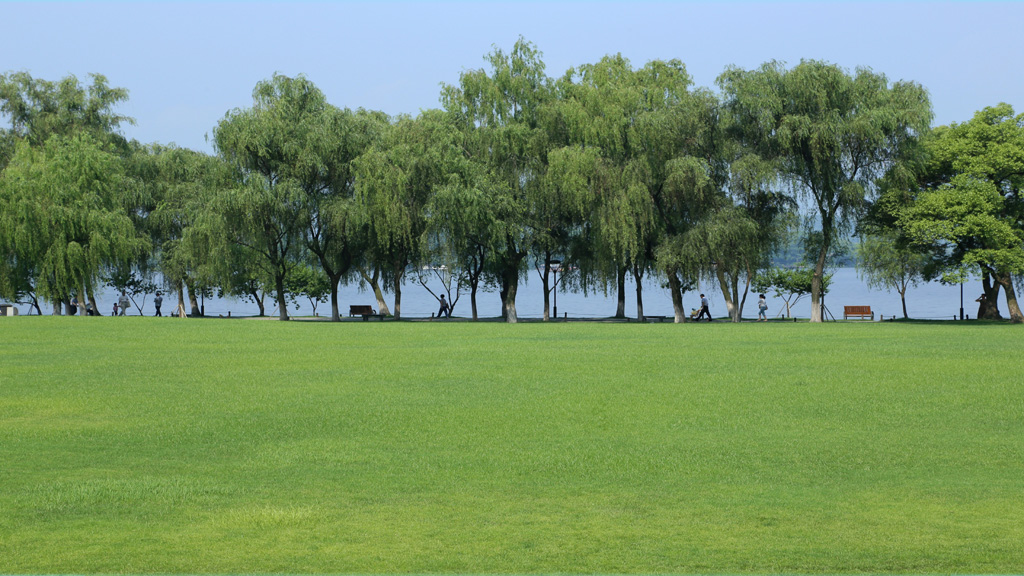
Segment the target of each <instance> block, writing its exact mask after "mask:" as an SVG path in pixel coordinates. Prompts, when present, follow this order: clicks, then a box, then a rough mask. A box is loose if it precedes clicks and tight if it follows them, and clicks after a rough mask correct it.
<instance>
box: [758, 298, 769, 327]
mask: <svg viewBox="0 0 1024 576" xmlns="http://www.w3.org/2000/svg"><path fill="white" fill-rule="evenodd" d="M767 311H768V301H767V300H766V299H765V297H764V294H761V297H760V298H758V299H757V321H758V322H767V321H768V315H767V314H765V312H767Z"/></svg>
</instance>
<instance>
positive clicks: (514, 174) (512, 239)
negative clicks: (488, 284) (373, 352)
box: [442, 38, 552, 322]
mask: <svg viewBox="0 0 1024 576" xmlns="http://www.w3.org/2000/svg"><path fill="white" fill-rule="evenodd" d="M486 59H487V62H488V63H489V64H490V71H486V70H483V69H477V70H468V71H465V72H463V73H462V74H461V75H460V77H459V83H458V85H455V86H453V85H445V86H444V88H443V91H442V102H443V103H444V108H445V109H446V110H447V111H448V112H449V113H450V114H451V115H452V118H453V121H454V122H455V123H456V126H458V127H459V128H460V130H461V131H462V133H463V146H464V149H465V153H466V155H467V158H468V159H469V160H470V161H472V162H474V163H477V164H478V165H479V166H480V167H481V168H482V171H483V172H484V173H485V174H484V175H483V177H482V178H481V179H480V182H481V183H482V184H481V185H480V186H477V187H475V188H466V190H467V191H469V190H476V191H482V192H483V193H485V194H487V195H489V196H490V199H489V200H488V202H486V203H485V204H484V205H486V206H487V207H488V208H490V209H491V210H492V212H490V213H489V214H488V215H487V216H486V218H487V220H488V222H489V226H488V227H487V231H488V233H489V238H488V240H487V243H488V246H489V255H490V264H491V266H492V269H493V273H494V274H495V276H496V277H497V281H498V285H499V290H500V294H501V300H502V317H503V318H504V319H505V320H506V321H507V322H516V321H517V320H518V315H517V313H516V293H517V292H518V289H519V279H520V275H521V273H522V269H523V263H524V261H525V259H526V257H527V255H529V253H530V249H531V247H532V245H533V242H534V240H535V235H534V233H533V230H532V229H531V228H530V227H529V226H528V225H527V222H526V216H527V214H528V213H529V212H530V207H529V205H528V203H529V199H530V191H531V189H533V188H534V187H537V186H542V185H544V184H543V179H544V177H545V175H546V172H547V153H548V149H549V142H548V134H547V132H546V131H545V129H544V125H543V114H544V107H545V106H546V105H548V103H549V102H550V101H551V98H552V89H551V82H550V80H549V79H548V78H547V77H546V76H545V74H544V63H543V62H542V61H541V53H540V52H539V51H538V50H537V48H536V47H535V46H534V45H533V44H531V43H529V42H527V41H526V40H524V39H522V38H520V39H519V40H518V41H516V43H515V45H514V46H513V48H512V50H511V52H509V53H507V54H506V53H505V52H503V51H502V50H500V49H495V50H494V51H493V52H492V53H491V54H490V55H489V56H487V58H486Z"/></svg>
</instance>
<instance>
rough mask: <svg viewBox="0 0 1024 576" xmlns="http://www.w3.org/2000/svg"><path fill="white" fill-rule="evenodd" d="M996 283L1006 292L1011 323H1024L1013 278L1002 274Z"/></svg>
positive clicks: (1023, 315)
mask: <svg viewBox="0 0 1024 576" xmlns="http://www.w3.org/2000/svg"><path fill="white" fill-rule="evenodd" d="M996 281H997V282H999V285H1000V286H1002V287H1003V291H1004V292H1006V308H1007V309H1008V310H1009V312H1010V322H1013V323H1014V324H1020V323H1022V322H1024V314H1021V311H1020V305H1019V304H1018V303H1017V292H1016V291H1015V290H1014V288H1013V278H1012V277H1010V275H1009V274H1001V275H999V276H998V277H997V278H996Z"/></svg>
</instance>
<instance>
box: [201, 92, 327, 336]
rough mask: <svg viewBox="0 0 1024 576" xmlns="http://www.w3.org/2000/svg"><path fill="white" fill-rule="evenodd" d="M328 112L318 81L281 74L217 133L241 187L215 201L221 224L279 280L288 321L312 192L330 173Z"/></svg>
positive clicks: (216, 139) (282, 315)
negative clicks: (292, 275) (289, 288)
mask: <svg viewBox="0 0 1024 576" xmlns="http://www.w3.org/2000/svg"><path fill="white" fill-rule="evenodd" d="M327 110H328V104H327V102H326V100H325V99H324V96H323V94H322V93H321V92H320V91H319V90H318V89H317V88H316V87H315V86H314V85H313V83H312V82H309V81H308V80H306V79H305V78H304V77H301V76H300V77H298V78H294V79H293V78H289V77H287V76H283V75H280V74H275V75H274V76H273V78H271V79H270V80H264V81H262V82H259V83H258V84H257V85H256V88H255V89H254V90H253V106H252V108H248V109H235V110H232V111H230V112H228V113H227V114H226V115H225V117H224V119H222V120H221V121H220V122H219V123H218V125H217V127H216V128H215V129H214V143H215V146H216V149H217V152H218V153H219V154H220V155H221V157H223V158H224V159H225V160H227V161H228V162H230V163H231V164H232V166H233V167H234V168H235V169H236V170H237V174H238V182H239V184H238V186H237V187H235V188H233V189H225V190H222V192H221V193H220V194H219V195H218V196H217V197H216V199H215V201H214V202H213V204H212V207H213V208H215V212H216V215H215V217H216V218H219V220H216V222H218V223H219V224H217V225H222V226H223V230H224V233H225V235H226V237H227V238H228V239H230V241H231V242H233V243H235V244H237V245H238V246H240V247H242V248H244V249H246V250H248V251H250V252H251V253H252V254H253V255H254V256H255V257H256V258H257V260H258V262H259V264H260V266H261V268H262V269H263V270H264V271H265V272H266V274H267V275H268V276H269V277H271V278H273V282H274V290H275V291H276V297H277V305H278V315H279V318H280V319H281V320H287V319H288V311H287V300H286V294H285V278H286V277H287V275H288V271H289V269H290V268H291V267H292V266H293V265H294V263H295V262H296V261H297V259H298V256H299V253H300V251H301V250H302V249H303V247H304V236H303V233H304V231H305V228H306V224H307V222H308V221H309V219H310V217H311V214H310V201H309V187H310V186H311V185H313V186H316V185H319V181H318V178H319V174H320V173H321V171H322V170H323V164H324V158H323V156H322V152H323V150H324V148H325V147H324V146H323V145H322V140H323V139H325V138H329V137H330V136H329V135H325V134H324V131H325V129H326V128H327V127H329V126H330V124H329V123H328V124H327V125H326V126H325V122H324V121H325V116H326V114H327ZM311 174H313V175H311ZM311 180H313V182H314V183H313V184H311V182H310V181H311ZM211 216H214V215H211ZM211 225H213V224H211ZM335 301H336V299H335Z"/></svg>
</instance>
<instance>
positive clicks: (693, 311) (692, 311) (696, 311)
mask: <svg viewBox="0 0 1024 576" xmlns="http://www.w3.org/2000/svg"><path fill="white" fill-rule="evenodd" d="M698 314H700V309H699V308H690V320H692V321H694V322H696V321H697V315H698Z"/></svg>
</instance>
